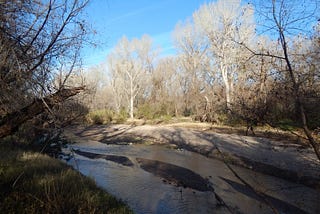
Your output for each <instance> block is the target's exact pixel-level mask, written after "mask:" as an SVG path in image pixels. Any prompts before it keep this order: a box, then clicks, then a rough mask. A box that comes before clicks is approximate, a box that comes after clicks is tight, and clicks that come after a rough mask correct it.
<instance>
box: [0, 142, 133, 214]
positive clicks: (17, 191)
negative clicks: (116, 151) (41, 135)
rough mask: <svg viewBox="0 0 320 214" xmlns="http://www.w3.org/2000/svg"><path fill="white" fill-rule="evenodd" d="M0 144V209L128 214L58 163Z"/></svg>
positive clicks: (83, 179)
mask: <svg viewBox="0 0 320 214" xmlns="http://www.w3.org/2000/svg"><path fill="white" fill-rule="evenodd" d="M1 147H2V148H1V150H0V155H1V159H0V189H1V191H0V210H1V212H3V213H132V212H131V211H130V210H129V209H128V207H127V206H126V205H124V204H123V203H122V202H120V201H118V200H117V199H116V198H114V197H113V196H111V195H109V194H107V193H106V192H104V191H103V190H101V189H99V188H98V187H97V186H96V185H95V183H94V181H92V180H91V179H89V178H86V177H83V176H82V175H80V174H79V173H78V172H76V171H74V170H73V169H71V168H70V167H68V166H66V165H65V164H63V163H62V162H60V161H58V160H55V159H52V158H50V157H48V156H46V155H42V154H39V153H35V152H30V151H23V150H20V149H17V148H14V147H12V146H6V147H4V146H3V145H2V146H1Z"/></svg>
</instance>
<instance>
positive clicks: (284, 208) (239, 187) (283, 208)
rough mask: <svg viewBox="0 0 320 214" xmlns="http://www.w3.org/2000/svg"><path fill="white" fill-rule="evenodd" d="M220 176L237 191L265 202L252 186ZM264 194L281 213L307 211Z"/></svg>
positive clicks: (300, 213) (299, 213) (302, 213)
mask: <svg viewBox="0 0 320 214" xmlns="http://www.w3.org/2000/svg"><path fill="white" fill-rule="evenodd" d="M219 178H220V179H221V180H223V181H225V182H226V183H228V184H229V185H230V186H231V187H232V188H233V189H234V190H236V191H237V192H239V193H241V194H243V195H245V196H247V197H249V198H252V199H255V200H257V201H259V202H261V203H264V202H263V201H262V200H261V199H260V198H259V197H258V196H257V194H256V193H255V192H254V191H252V190H251V189H250V188H248V187H246V186H245V185H243V184H240V183H238V182H235V181H232V180H229V179H227V178H223V177H220V176H219ZM262 194H263V193H262ZM263 196H264V197H265V198H266V199H267V200H268V201H269V202H270V203H271V204H272V205H273V206H274V207H275V208H276V209H277V210H278V211H279V213H295V214H305V213H307V212H306V211H304V210H302V209H300V208H299V207H297V206H294V205H292V204H289V203H287V202H285V201H282V200H280V199H277V198H274V197H272V196H269V195H266V194H263Z"/></svg>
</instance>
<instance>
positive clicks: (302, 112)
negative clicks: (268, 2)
mask: <svg viewBox="0 0 320 214" xmlns="http://www.w3.org/2000/svg"><path fill="white" fill-rule="evenodd" d="M272 3H273V18H274V21H275V23H276V25H277V27H278V31H279V39H280V42H281V47H282V51H283V55H284V59H285V62H286V65H287V69H288V73H289V76H290V79H291V82H292V87H293V93H294V94H293V96H294V99H295V101H296V103H297V107H298V109H299V114H300V119H301V123H302V128H303V130H304V133H305V135H306V136H307V138H308V141H309V143H310V145H311V146H312V148H313V150H314V152H315V153H316V156H317V157H318V159H319V160H320V144H319V142H317V141H316V139H315V138H314V137H313V136H312V134H311V131H310V130H309V127H308V124H307V117H306V113H305V110H304V106H303V103H302V101H301V94H300V88H299V84H298V83H297V80H296V77H295V74H294V71H293V68H292V65H291V61H290V58H289V54H288V45H287V41H286V37H285V34H284V31H283V28H282V26H281V24H280V23H279V22H278V20H277V17H276V13H275V0H273V1H272Z"/></svg>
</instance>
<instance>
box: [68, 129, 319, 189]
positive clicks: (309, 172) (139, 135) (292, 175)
mask: <svg viewBox="0 0 320 214" xmlns="http://www.w3.org/2000/svg"><path fill="white" fill-rule="evenodd" d="M200 125H201V124H200ZM68 132H69V133H73V134H75V135H77V136H79V137H81V138H82V139H88V140H96V141H99V142H102V143H106V144H117V145H121V144H128V143H144V144H165V145H167V146H170V147H173V148H175V149H185V150H189V151H193V152H197V153H200V154H202V155H204V156H206V157H210V158H217V159H220V160H223V161H227V162H229V163H232V164H235V165H238V166H241V167H245V168H248V169H251V170H253V171H256V172H261V173H264V174H268V175H272V176H276V177H279V178H283V179H286V180H288V181H292V182H295V183H299V184H303V185H306V186H309V187H312V188H315V189H317V190H320V167H319V160H318V159H317V158H316V156H315V154H314V152H313V150H312V149H311V148H309V147H308V146H306V145H305V144H304V143H303V142H300V141H299V140H295V139H294V138H293V137H292V138H290V137H285V138H284V137H282V138H281V136H276V135H272V133H271V137H270V138H266V137H264V136H261V135H260V136H259V135H258V137H257V136H244V135H241V134H240V133H237V132H231V131H230V129H229V130H227V131H225V130H224V131H223V130H222V131H221V130H216V129H212V128H210V127H206V126H203V127H201V126H200V127H199V126H198V127H195V125H194V124H187V125H186V124H183V125H181V124H180V125H179V124H174V125H172V124H166V125H138V126H136V125H100V126H87V127H85V126H77V127H71V128H69V129H68ZM284 136H285V135H284ZM218 149H219V150H220V151H221V153H222V155H221V153H220V152H219V151H218Z"/></svg>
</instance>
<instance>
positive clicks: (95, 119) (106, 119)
mask: <svg viewBox="0 0 320 214" xmlns="http://www.w3.org/2000/svg"><path fill="white" fill-rule="evenodd" d="M127 119H128V113H127V111H126V109H121V110H120V112H119V113H115V112H114V111H112V110H110V109H101V110H96V111H92V112H90V113H89V114H88V115H87V121H88V122H89V123H91V124H96V125H102V124H110V123H124V122H125V121H127Z"/></svg>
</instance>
